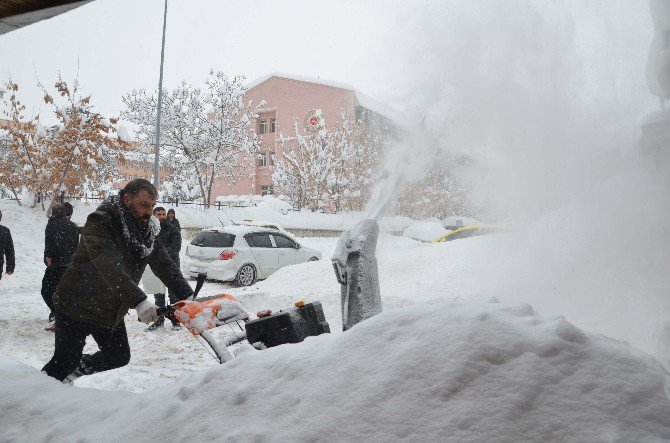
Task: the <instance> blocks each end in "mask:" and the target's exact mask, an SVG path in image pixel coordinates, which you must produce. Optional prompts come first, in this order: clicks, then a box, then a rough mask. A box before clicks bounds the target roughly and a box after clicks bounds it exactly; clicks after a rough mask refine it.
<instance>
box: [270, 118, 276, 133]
mask: <svg viewBox="0 0 670 443" xmlns="http://www.w3.org/2000/svg"><path fill="white" fill-rule="evenodd" d="M276 131H277V119H276V118H274V117H272V118H271V119H270V132H276Z"/></svg>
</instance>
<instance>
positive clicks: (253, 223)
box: [238, 219, 292, 236]
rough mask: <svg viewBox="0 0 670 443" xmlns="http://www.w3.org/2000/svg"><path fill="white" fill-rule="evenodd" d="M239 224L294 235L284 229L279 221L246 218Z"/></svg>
mask: <svg viewBox="0 0 670 443" xmlns="http://www.w3.org/2000/svg"><path fill="white" fill-rule="evenodd" d="M238 224H240V225H246V226H258V227H260V228H268V229H273V230H275V231H279V232H281V233H283V234H288V235H290V236H292V235H291V233H289V232H288V231H286V229H284V228H283V227H282V226H281V225H280V224H279V223H274V222H268V221H260V220H250V219H246V220H242V221H241V222H239V223H238Z"/></svg>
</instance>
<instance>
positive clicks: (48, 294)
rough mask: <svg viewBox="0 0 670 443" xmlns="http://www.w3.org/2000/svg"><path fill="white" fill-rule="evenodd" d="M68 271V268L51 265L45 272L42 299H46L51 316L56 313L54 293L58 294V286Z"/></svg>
mask: <svg viewBox="0 0 670 443" xmlns="http://www.w3.org/2000/svg"><path fill="white" fill-rule="evenodd" d="M66 269H67V266H56V265H51V266H48V267H47V268H46V270H45V271H44V277H42V298H43V299H44V303H46V304H47V306H48V307H49V311H50V315H52V314H53V313H54V303H53V300H52V299H53V296H54V292H56V286H58V283H59V282H60V279H61V278H63V274H65V270H66Z"/></svg>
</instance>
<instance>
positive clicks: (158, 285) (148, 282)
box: [142, 206, 181, 331]
mask: <svg viewBox="0 0 670 443" xmlns="http://www.w3.org/2000/svg"><path fill="white" fill-rule="evenodd" d="M173 212H174V211H173ZM154 217H156V218H157V219H158V221H159V222H160V223H161V232H160V234H158V240H159V241H160V242H161V244H162V245H163V246H165V249H167V252H168V254H169V255H170V258H171V259H172V261H173V262H174V263H175V264H176V265H177V268H179V252H180V251H181V232H180V231H179V229H177V226H175V225H174V224H173V223H170V222H168V220H167V214H166V212H165V208H163V207H162V206H156V207H155V208H154ZM175 220H176V219H175ZM142 285H143V286H144V291H145V292H146V293H148V294H149V293H153V294H154V299H155V301H156V306H159V307H161V308H164V307H165V286H164V285H163V283H162V282H161V281H160V280H158V278H156V276H155V275H154V274H153V272H151V269H146V270H145V271H144V275H143V276H142ZM168 295H169V298H170V304H172V303H176V302H177V301H178V299H177V296H176V294H174V293H173V292H172V291H170V292H169V293H168ZM164 322H165V318H163V317H159V318H158V320H156V322H154V323H153V324H152V325H151V326H149V329H148V330H149V331H153V330H154V329H158V328H160V327H161V326H163V323H164Z"/></svg>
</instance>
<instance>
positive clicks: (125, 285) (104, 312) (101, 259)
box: [54, 200, 193, 329]
mask: <svg viewBox="0 0 670 443" xmlns="http://www.w3.org/2000/svg"><path fill="white" fill-rule="evenodd" d="M121 217H122V215H121V210H120V208H119V203H118V200H117V201H116V203H114V202H113V201H106V202H104V203H103V204H102V205H100V206H99V207H98V209H97V210H96V211H95V212H93V213H92V214H90V215H89V216H88V218H87V220H86V224H85V225H84V229H83V231H82V234H81V242H80V243H79V247H78V248H77V252H75V254H74V256H73V257H72V264H71V265H70V267H68V268H67V271H65V275H63V279H62V280H61V282H60V284H59V285H58V288H57V289H56V293H55V295H54V305H55V307H56V309H57V310H58V311H60V312H62V313H64V314H65V315H67V316H69V317H71V318H73V319H75V320H78V321H82V322H84V323H89V324H94V325H99V326H103V327H107V328H112V329H113V328H115V327H116V326H118V325H119V324H121V323H122V322H123V317H124V316H125V315H126V314H127V313H128V310H129V309H130V308H134V307H135V306H137V305H138V304H139V303H141V302H142V301H144V300H146V298H147V296H146V295H145V294H144V292H142V290H141V289H140V288H139V287H138V286H137V284H138V283H139V281H140V278H141V277H142V273H143V272H144V268H145V267H146V266H147V264H148V265H149V266H150V267H151V270H152V272H153V273H154V274H155V275H156V276H157V277H158V278H159V279H160V280H161V281H162V282H163V283H164V284H165V285H166V286H167V287H168V288H169V289H171V290H172V291H173V292H174V293H175V294H178V295H179V296H180V297H183V298H186V297H188V296H190V295H192V294H193V290H192V289H191V287H190V286H189V284H188V283H187V282H186V280H184V277H183V276H182V274H181V272H180V270H179V268H178V267H177V266H176V265H175V263H174V262H173V261H172V260H171V259H170V256H169V255H168V252H167V250H166V249H165V247H164V246H163V245H162V244H161V243H160V240H156V241H155V242H154V243H153V248H152V249H151V253H150V254H148V255H147V256H145V257H142V256H141V255H140V254H138V253H137V252H136V251H135V250H134V249H133V248H132V247H131V246H130V245H129V244H128V243H127V242H126V241H125V238H124V236H123V230H124V224H123V222H122V220H121Z"/></svg>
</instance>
